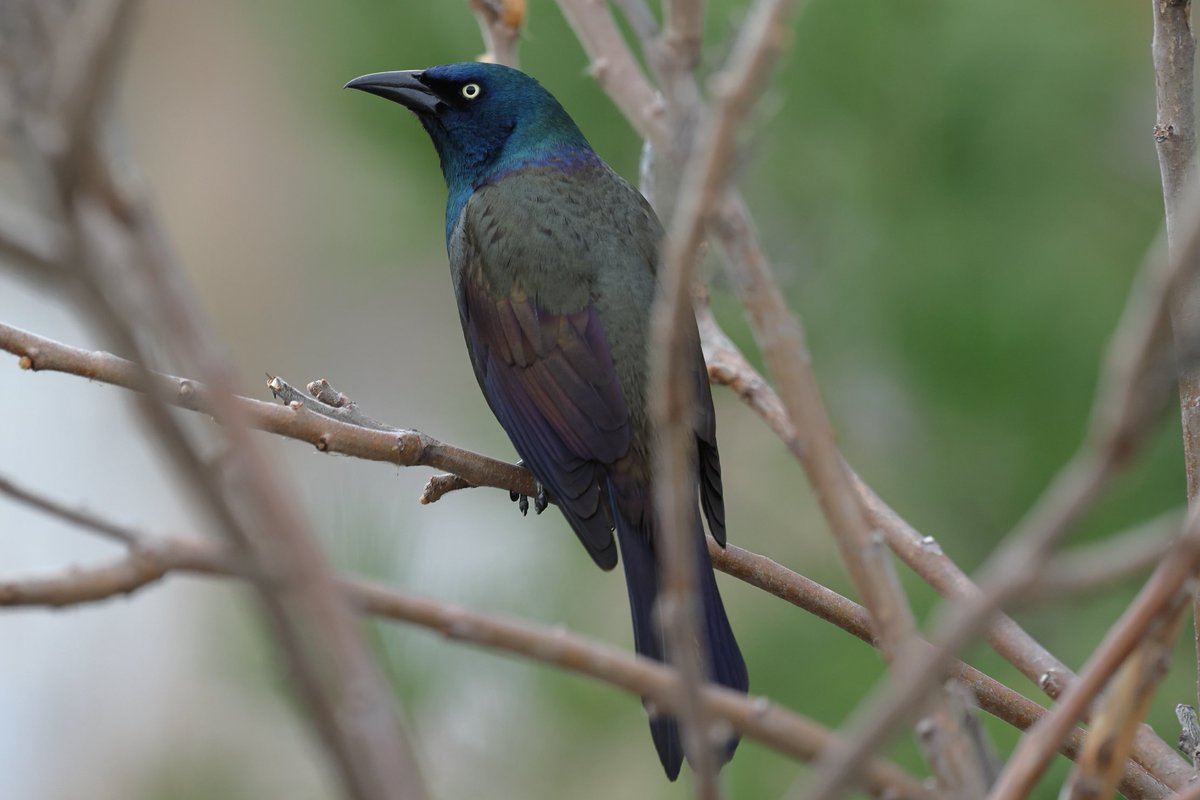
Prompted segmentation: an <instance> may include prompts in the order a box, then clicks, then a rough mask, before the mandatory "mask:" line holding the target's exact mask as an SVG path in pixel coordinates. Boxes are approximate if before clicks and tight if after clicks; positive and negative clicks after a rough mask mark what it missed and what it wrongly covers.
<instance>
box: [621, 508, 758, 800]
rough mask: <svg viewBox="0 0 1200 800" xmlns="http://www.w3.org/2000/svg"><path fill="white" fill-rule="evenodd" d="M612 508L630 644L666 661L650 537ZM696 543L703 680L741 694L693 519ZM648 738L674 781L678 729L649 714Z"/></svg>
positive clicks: (730, 640) (743, 678)
mask: <svg viewBox="0 0 1200 800" xmlns="http://www.w3.org/2000/svg"><path fill="white" fill-rule="evenodd" d="M613 505H614V509H613V510H614V514H613V517H614V518H615V519H616V528H617V542H618V544H619V546H620V550H621V561H622V563H624V565H625V583H626V585H627V586H628V588H629V610H630V612H631V614H632V616H633V643H634V647H635V648H636V649H637V651H638V653H640V654H641V655H643V656H646V657H647V658H652V659H654V660H655V661H662V662H665V661H666V644H665V642H664V640H663V635H662V630H661V628H660V626H659V625H658V624H657V623H656V622H655V619H654V600H655V598H656V597H657V596H658V577H659V567H658V558H657V555H656V554H655V551H654V541H653V536H652V535H650V531H648V530H646V529H645V525H641V526H635V525H634V524H633V523H631V522H630V521H629V520H628V519H627V518H626V516H625V515H623V514H621V513H620V510H619V509H618V508H616V505H617V504H616V503H615V502H614V503H613ZM696 527H697V531H696V537H695V541H696V543H697V548H696V555H697V558H698V559H699V560H700V567H701V568H700V570H699V574H700V582H699V585H698V587H697V588H698V590H699V593H700V597H701V601H702V602H701V607H702V608H703V611H704V625H703V633H704V638H705V640H706V641H705V645H706V646H705V648H704V652H705V653H706V656H707V657H706V661H707V663H706V664H705V668H706V669H707V671H708V675H709V677H710V678H712V679H713V680H714V681H716V682H717V683H719V684H721V685H723V686H727V687H729V688H730V689H736V690H737V691H740V692H745V691H746V690H747V689H748V688H749V686H750V679H749V677H748V676H747V674H746V662H745V660H744V659H743V658H742V651H741V650H740V649H739V648H738V644H737V640H736V639H734V637H733V629H732V628H731V627H730V626H729V618H728V617H727V616H725V606H724V604H723V603H722V602H721V595H720V593H719V592H718V591H717V579H716V576H715V575H713V571H712V564H711V562H710V561H709V558H708V548H707V545H706V544H705V541H704V530H703V528H702V527H701V526H700V523H699V520H697V523H696ZM650 735H651V737H652V738H653V739H654V747H655V749H656V750H658V758H659V760H660V761H661V762H662V765H663V769H664V770H666V773H667V777H668V778H669V779H671V780H675V779H676V778H677V777H678V776H679V768H680V765H681V764H682V762H683V744H682V742H681V741H680V738H679V725H678V723H677V722H676V720H675V718H674V717H669V716H665V715H655V716H651V718H650ZM738 741H739V740H738V739H737V738H732V739H730V741H729V743H728V744H727V745H726V747H725V750H724V752H723V755H722V761H721V763H725V762H727V761H729V759H731V758H732V757H733V751H734V750H735V749H737V745H738Z"/></svg>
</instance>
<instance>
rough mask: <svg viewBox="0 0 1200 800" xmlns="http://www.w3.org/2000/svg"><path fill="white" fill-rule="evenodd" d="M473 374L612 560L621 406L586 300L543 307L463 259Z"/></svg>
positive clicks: (624, 439)
mask: <svg viewBox="0 0 1200 800" xmlns="http://www.w3.org/2000/svg"><path fill="white" fill-rule="evenodd" d="M459 302H460V312H461V313H462V318H463V329H464V331H465V333H466V336H467V343H468V346H469V348H470V350H471V355H472V359H473V361H474V366H475V372H476V376H477V377H478V379H479V383H480V386H481V387H482V388H483V392H484V394H485V395H486V397H487V400H488V403H489V405H491V407H492V410H493V411H494V412H495V414H496V417H497V418H498V419H499V420H500V424H501V425H502V426H503V427H504V429H505V431H507V433H508V435H509V438H511V439H512V441H513V445H514V446H515V447H516V448H517V452H518V453H520V454H521V457H522V458H523V459H524V460H525V462H526V464H527V465H528V466H529V467H530V469H531V470H532V472H533V473H534V475H535V476H537V478H538V480H540V481H541V482H542V484H543V485H544V486H546V488H547V489H549V490H550V492H551V493H552V494H553V496H554V498H555V500H556V502H557V503H558V505H559V507H560V508H561V509H562V511H563V513H564V514H565V515H566V517H567V519H568V520H569V521H570V523H571V526H572V528H574V530H575V533H576V534H577V535H578V536H579V538H580V540H581V541H582V542H583V544H584V546H585V547H586V548H587V550H588V552H589V553H590V554H591V556H592V558H593V559H595V561H596V563H597V564H599V565H600V566H601V567H604V568H605V569H611V568H612V567H613V566H615V564H616V549H615V547H614V545H613V537H612V532H611V526H610V522H609V515H608V509H607V508H606V503H607V500H606V498H605V496H604V493H603V491H602V490H601V484H602V482H603V465H606V464H611V463H612V462H614V461H616V460H617V459H619V458H621V457H622V456H624V455H625V454H626V452H627V451H628V449H629V444H630V427H629V408H628V406H627V405H626V403H625V398H624V396H623V394H622V392H621V385H620V382H619V381H618V378H617V374H616V370H615V369H614V367H613V361H612V355H611V353H610V351H609V346H608V341H607V339H606V338H605V334H604V330H603V328H602V326H601V323H600V317H599V315H598V314H597V312H596V309H595V307H594V306H592V305H590V304H589V305H587V306H585V307H584V308H582V309H579V310H578V311H575V312H573V313H550V312H548V311H546V310H545V309H544V308H541V307H539V305H538V303H537V302H536V301H535V300H534V299H533V298H532V297H529V296H528V295H527V294H526V293H525V292H524V291H523V289H522V288H521V287H519V286H518V285H516V284H515V283H514V284H513V285H512V287H511V288H510V290H509V292H508V293H506V294H496V293H494V291H493V287H492V286H490V285H489V284H488V281H487V278H486V276H485V275H484V272H483V270H481V269H472V268H471V267H470V265H468V267H467V269H466V270H464V275H463V282H462V286H461V287H460V293H459Z"/></svg>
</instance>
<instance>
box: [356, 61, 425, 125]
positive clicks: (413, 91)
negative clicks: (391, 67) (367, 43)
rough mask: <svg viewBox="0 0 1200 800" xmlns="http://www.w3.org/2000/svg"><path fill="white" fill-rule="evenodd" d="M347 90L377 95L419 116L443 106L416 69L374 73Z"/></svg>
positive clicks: (364, 76) (362, 78) (357, 81)
mask: <svg viewBox="0 0 1200 800" xmlns="http://www.w3.org/2000/svg"><path fill="white" fill-rule="evenodd" d="M345 88H347V89H359V90H360V91H364V92H370V93H371V94H377V95H379V96H380V97H384V98H387V99H388V100H391V101H393V102H396V103H399V104H400V105H402V106H404V107H405V108H408V109H411V110H412V111H414V112H416V113H417V114H431V113H433V112H435V111H437V109H438V106H440V105H442V100H441V98H440V97H438V96H437V95H436V94H434V93H433V92H432V91H431V90H430V88H429V87H428V86H426V85H425V84H423V83H421V71H420V70H416V69H407V70H400V71H398V72H372V73H371V74H370V75H363V76H362V77H361V78H355V79H354V80H352V81H350V82H349V83H347V84H346V86H345Z"/></svg>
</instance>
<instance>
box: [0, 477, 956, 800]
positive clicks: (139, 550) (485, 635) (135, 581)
mask: <svg viewBox="0 0 1200 800" xmlns="http://www.w3.org/2000/svg"><path fill="white" fill-rule="evenodd" d="M8 486H11V483H10V482H8V481H3V482H0V488H2V487H8ZM13 496H14V497H17V498H18V499H21V500H22V501H24V500H25V499H26V498H34V499H35V500H36V502H35V507H37V508H38V509H40V510H42V511H46V512H47V513H50V514H52V515H55V516H58V517H60V518H62V519H64V520H67V521H70V522H78V523H80V524H82V525H84V526H86V527H88V528H90V529H93V530H99V531H104V532H105V535H109V533H108V532H109V531H110V530H112V529H114V528H117V527H118V526H116V525H114V524H113V523H111V522H108V521H106V520H98V519H86V520H84V519H80V518H79V516H78V515H77V514H75V512H71V511H69V510H66V509H64V508H63V506H62V505H61V504H60V503H57V502H55V501H52V500H48V499H46V498H42V497H40V496H38V495H36V494H35V493H32V492H29V491H28V490H21V492H20V494H13ZM119 538H120V539H121V540H122V541H127V542H131V543H132V544H131V547H130V551H129V553H128V555H127V556H125V557H123V558H121V559H119V560H117V561H115V562H113V563H111V564H106V565H103V566H100V567H90V568H83V569H74V570H71V571H70V572H68V573H66V574H62V575H52V576H44V577H36V578H26V579H23V580H11V581H3V582H0V605H8V606H22V605H26V606H27V605H44V606H50V607H55V608H61V607H64V606H68V605H76V604H80V603H88V602H96V601H99V600H104V599H107V598H110V597H113V596H116V595H120V594H129V593H132V592H134V591H136V590H138V589H140V588H142V587H144V586H146V585H148V584H150V583H153V582H155V581H157V580H159V579H160V578H162V577H163V576H164V575H166V574H167V573H169V572H172V571H185V572H197V573H201V574H207V575H226V576H235V577H238V576H241V577H244V573H243V572H242V570H241V568H240V566H239V565H238V564H237V562H236V561H235V560H234V559H232V558H230V557H229V554H228V552H227V550H226V549H225V548H223V547H221V546H220V545H217V544H215V543H208V542H204V541H202V540H198V539H197V540H187V539H171V538H166V537H154V536H149V535H146V534H143V533H140V532H137V531H134V530H132V529H126V530H124V531H123V533H122V534H121V536H120V537H119ZM337 585H338V587H339V589H340V590H341V592H342V593H343V594H344V595H345V596H346V598H347V599H348V600H349V601H350V603H351V605H352V606H353V607H354V608H356V609H357V610H358V611H359V612H360V613H364V614H370V615H374V616H380V617H386V618H390V619H395V620H399V621H403V622H408V623H411V624H415V625H420V626H423V627H426V628H430V629H433V630H435V631H438V632H440V633H442V634H443V635H445V636H446V637H448V638H451V639H456V640H460V641H465V642H470V643H473V644H477V645H480V646H483V647H488V648H491V649H496V650H503V651H507V652H510V653H514V654H516V655H519V656H522V657H524V658H527V659H530V660H534V661H540V662H542V663H546V664H550V665H553V666H557V667H559V668H561V669H564V670H567V671H570V672H576V673H579V674H582V675H587V676H589V677H592V678H596V679H598V680H600V681H603V682H604V683H607V684H609V685H612V686H616V687H618V688H621V689H624V690H626V691H628V692H630V693H632V694H634V695H635V696H638V697H648V698H651V699H652V700H653V701H654V702H655V703H657V704H659V705H661V707H663V708H665V709H667V710H668V711H672V712H675V713H678V712H679V711H680V709H681V706H680V701H679V699H678V697H677V694H676V692H675V691H674V684H675V683H676V681H677V675H676V674H675V673H674V672H673V671H672V670H670V669H667V668H665V667H662V666H660V665H658V664H656V663H655V662H653V661H650V660H648V659H643V658H640V657H631V656H630V655H628V654H627V653H625V652H623V651H621V650H618V649H616V648H613V647H611V646H609V645H605V644H602V643H600V642H596V641H593V640H589V639H585V638H584V637H581V636H578V635H575V634H571V633H567V632H565V631H563V630H562V629H561V628H549V627H545V626H537V625H532V624H529V623H525V622H519V621H516V620H508V619H504V618H501V617H498V616H493V615H488V614H481V613H477V612H473V611H470V610H468V609H464V608H459V607H456V606H452V605H449V604H444V603H440V602H437V601H433V600H427V599H424V598H419V597H416V596H413V595H408V594H405V593H402V592H399V591H397V590H395V589H392V588H390V587H385V586H382V585H380V584H377V583H374V582H369V581H365V580H361V579H353V578H339V579H337ZM700 701H701V702H702V703H703V705H704V706H705V709H706V711H707V713H709V714H711V715H713V716H715V717H718V718H721V719H724V720H726V721H728V722H729V724H730V725H732V726H733V727H734V728H735V729H736V730H738V731H739V732H741V733H743V734H745V735H746V736H749V737H751V738H754V739H756V740H759V741H761V742H763V743H764V744H767V745H768V746H771V747H773V748H774V749H777V750H779V751H781V752H784V753H787V754H789V755H791V756H793V757H796V758H799V759H801V760H811V759H812V758H814V757H815V755H816V754H817V753H819V752H820V751H822V750H824V749H826V748H827V747H829V746H830V744H831V742H832V741H833V738H834V735H833V734H832V733H831V732H830V731H828V730H827V729H825V728H823V727H821V726H819V725H817V724H815V723H813V722H811V721H809V720H807V719H805V718H803V717H800V716H798V715H795V714H793V713H791V712H789V711H786V710H784V709H782V708H780V707H778V706H775V705H773V704H771V703H770V702H768V701H767V700H766V698H762V697H759V698H754V699H751V698H749V697H746V696H745V695H743V694H741V693H740V692H732V691H729V690H726V689H721V688H717V687H712V686H709V687H706V688H704V689H703V690H702V692H701V700H700ZM862 777H863V781H862V785H863V787H864V788H866V789H867V790H868V791H870V792H871V793H872V794H874V795H876V796H886V797H905V798H921V799H922V800H925V799H926V798H929V799H930V800H932V798H933V797H934V795H933V793H932V792H930V791H929V790H928V789H926V788H925V787H924V786H923V785H922V784H921V783H920V782H919V781H917V780H916V779H915V778H913V777H911V776H909V775H907V774H906V773H904V772H902V771H901V770H900V769H899V768H897V767H895V766H894V765H892V764H891V763H889V762H887V761H883V760H878V761H875V762H873V763H872V764H870V765H868V767H867V771H866V773H865V774H864V775H863V776H862Z"/></svg>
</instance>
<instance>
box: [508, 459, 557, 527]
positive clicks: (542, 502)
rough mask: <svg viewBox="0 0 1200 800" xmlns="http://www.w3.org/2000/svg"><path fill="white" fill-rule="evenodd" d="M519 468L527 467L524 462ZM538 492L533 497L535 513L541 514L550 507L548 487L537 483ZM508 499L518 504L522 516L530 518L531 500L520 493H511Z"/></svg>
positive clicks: (520, 463) (520, 462)
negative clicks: (547, 493) (547, 495)
mask: <svg viewBox="0 0 1200 800" xmlns="http://www.w3.org/2000/svg"><path fill="white" fill-rule="evenodd" d="M517 464H518V465H519V466H522V467H523V466H525V462H524V461H518V462H517ZM536 486H537V491H535V492H534V495H533V510H534V513H537V514H541V513H542V512H543V511H545V510H546V508H547V506H549V505H550V500H549V498H547V497H546V487H545V486H542V483H541V481H537V482H536ZM508 499H509V500H512V501H513V502H514V503H516V504H517V508H519V509H520V510H521V516H523V517H527V516H529V498H528V497H527V496H526V495H523V494H521V493H520V492H514V491H511V490H510V491H509V493H508Z"/></svg>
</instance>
